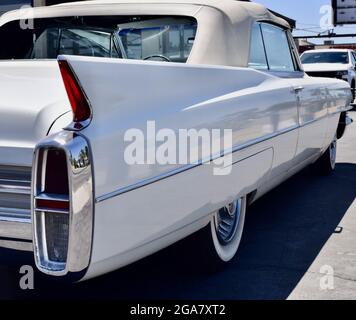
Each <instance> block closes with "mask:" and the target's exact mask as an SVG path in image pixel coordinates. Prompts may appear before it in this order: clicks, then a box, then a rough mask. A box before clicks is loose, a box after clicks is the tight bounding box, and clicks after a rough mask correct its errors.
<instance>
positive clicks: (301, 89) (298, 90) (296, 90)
mask: <svg viewBox="0 0 356 320" xmlns="http://www.w3.org/2000/svg"><path fill="white" fill-rule="evenodd" d="M303 90H304V87H302V86H300V87H294V88H293V91H294V92H295V93H298V92H301V91H303Z"/></svg>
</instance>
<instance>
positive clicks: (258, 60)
mask: <svg viewBox="0 0 356 320" xmlns="http://www.w3.org/2000/svg"><path fill="white" fill-rule="evenodd" d="M248 66H249V67H250V68H254V69H258V70H268V64H267V58H266V53H265V48H264V44H263V38H262V33H261V26H260V24H259V23H255V24H254V26H253V28H252V33H251V46H250V58H249V63H248Z"/></svg>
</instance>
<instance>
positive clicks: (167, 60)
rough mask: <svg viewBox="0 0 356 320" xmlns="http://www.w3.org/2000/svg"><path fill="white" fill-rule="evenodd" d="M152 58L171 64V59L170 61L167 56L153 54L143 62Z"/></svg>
mask: <svg viewBox="0 0 356 320" xmlns="http://www.w3.org/2000/svg"><path fill="white" fill-rule="evenodd" d="M152 58H160V59H162V60H164V61H166V62H171V59H169V58H168V57H166V56H164V55H162V54H153V55H151V56H148V57H146V58H144V59H143V60H150V59H152Z"/></svg>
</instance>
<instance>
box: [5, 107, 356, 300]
mask: <svg viewBox="0 0 356 320" xmlns="http://www.w3.org/2000/svg"><path fill="white" fill-rule="evenodd" d="M351 114H352V117H353V118H354V120H355V121H356V112H352V113H351ZM194 244H195V237H194V236H192V237H190V238H188V239H186V240H183V241H181V242H179V243H177V244H175V245H173V246H171V247H169V248H167V249H166V250H163V251H161V252H159V253H157V254H155V255H153V256H151V257H149V258H146V259H144V260H142V261H139V262H137V263H135V264H133V265H131V266H128V267H125V268H123V269H121V270H118V271H116V272H113V273H111V274H108V275H105V276H103V277H100V278H98V279H94V280H91V281H87V282H83V283H79V284H62V283H59V282H53V281H51V280H49V279H47V278H46V277H44V276H43V275H42V274H40V273H38V272H36V273H35V278H34V286H35V289H34V290H21V289H20V285H19V283H20V278H21V276H22V275H20V273H19V269H20V266H21V265H24V264H30V265H31V264H32V265H33V259H32V254H31V253H28V252H26V251H23V252H20V253H19V252H14V251H13V250H11V249H9V248H11V247H13V246H14V244H13V243H11V242H9V241H0V247H2V248H0V298H3V299H13V298H22V299H24V298H31V299H37V298H46V299H51V298H78V299H84V298H113V299H125V300H134V299H209V300H210V299H213V300H216V299H232V300H235V299H248V300H252V299H356V123H355V124H354V125H352V126H350V127H349V128H348V130H347V132H346V136H345V137H344V138H343V139H342V140H341V141H339V145H338V164H337V170H336V171H335V173H333V174H332V175H330V176H328V177H320V176H317V175H315V174H314V173H313V172H312V170H311V169H310V168H307V169H306V170H304V171H303V172H301V173H300V174H298V175H296V176H295V177H293V178H292V179H290V180H289V181H287V182H286V183H284V184H283V185H281V186H280V187H278V188H277V189H275V190H274V191H272V192H270V193H269V194H267V195H266V196H264V197H263V198H262V199H260V200H258V201H257V202H256V203H255V204H253V205H252V206H251V207H250V208H249V211H248V216H247V221H246V229H245V233H244V237H243V240H242V244H241V248H240V250H239V253H238V255H237V257H236V258H235V259H234V261H233V262H232V263H231V264H230V265H228V266H227V267H226V268H224V269H223V270H221V271H220V272H218V273H216V274H208V273H206V272H204V265H201V264H199V261H196V259H195V256H194V250H195V249H196V248H195V247H194ZM27 246H28V245H27ZM21 248H23V247H21Z"/></svg>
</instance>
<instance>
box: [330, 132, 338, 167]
mask: <svg viewBox="0 0 356 320" xmlns="http://www.w3.org/2000/svg"><path fill="white" fill-rule="evenodd" d="M336 154H337V139H336V138H335V139H334V140H333V142H332V143H331V145H330V147H329V155H330V165H331V168H332V169H333V170H334V169H335V166H336Z"/></svg>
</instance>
